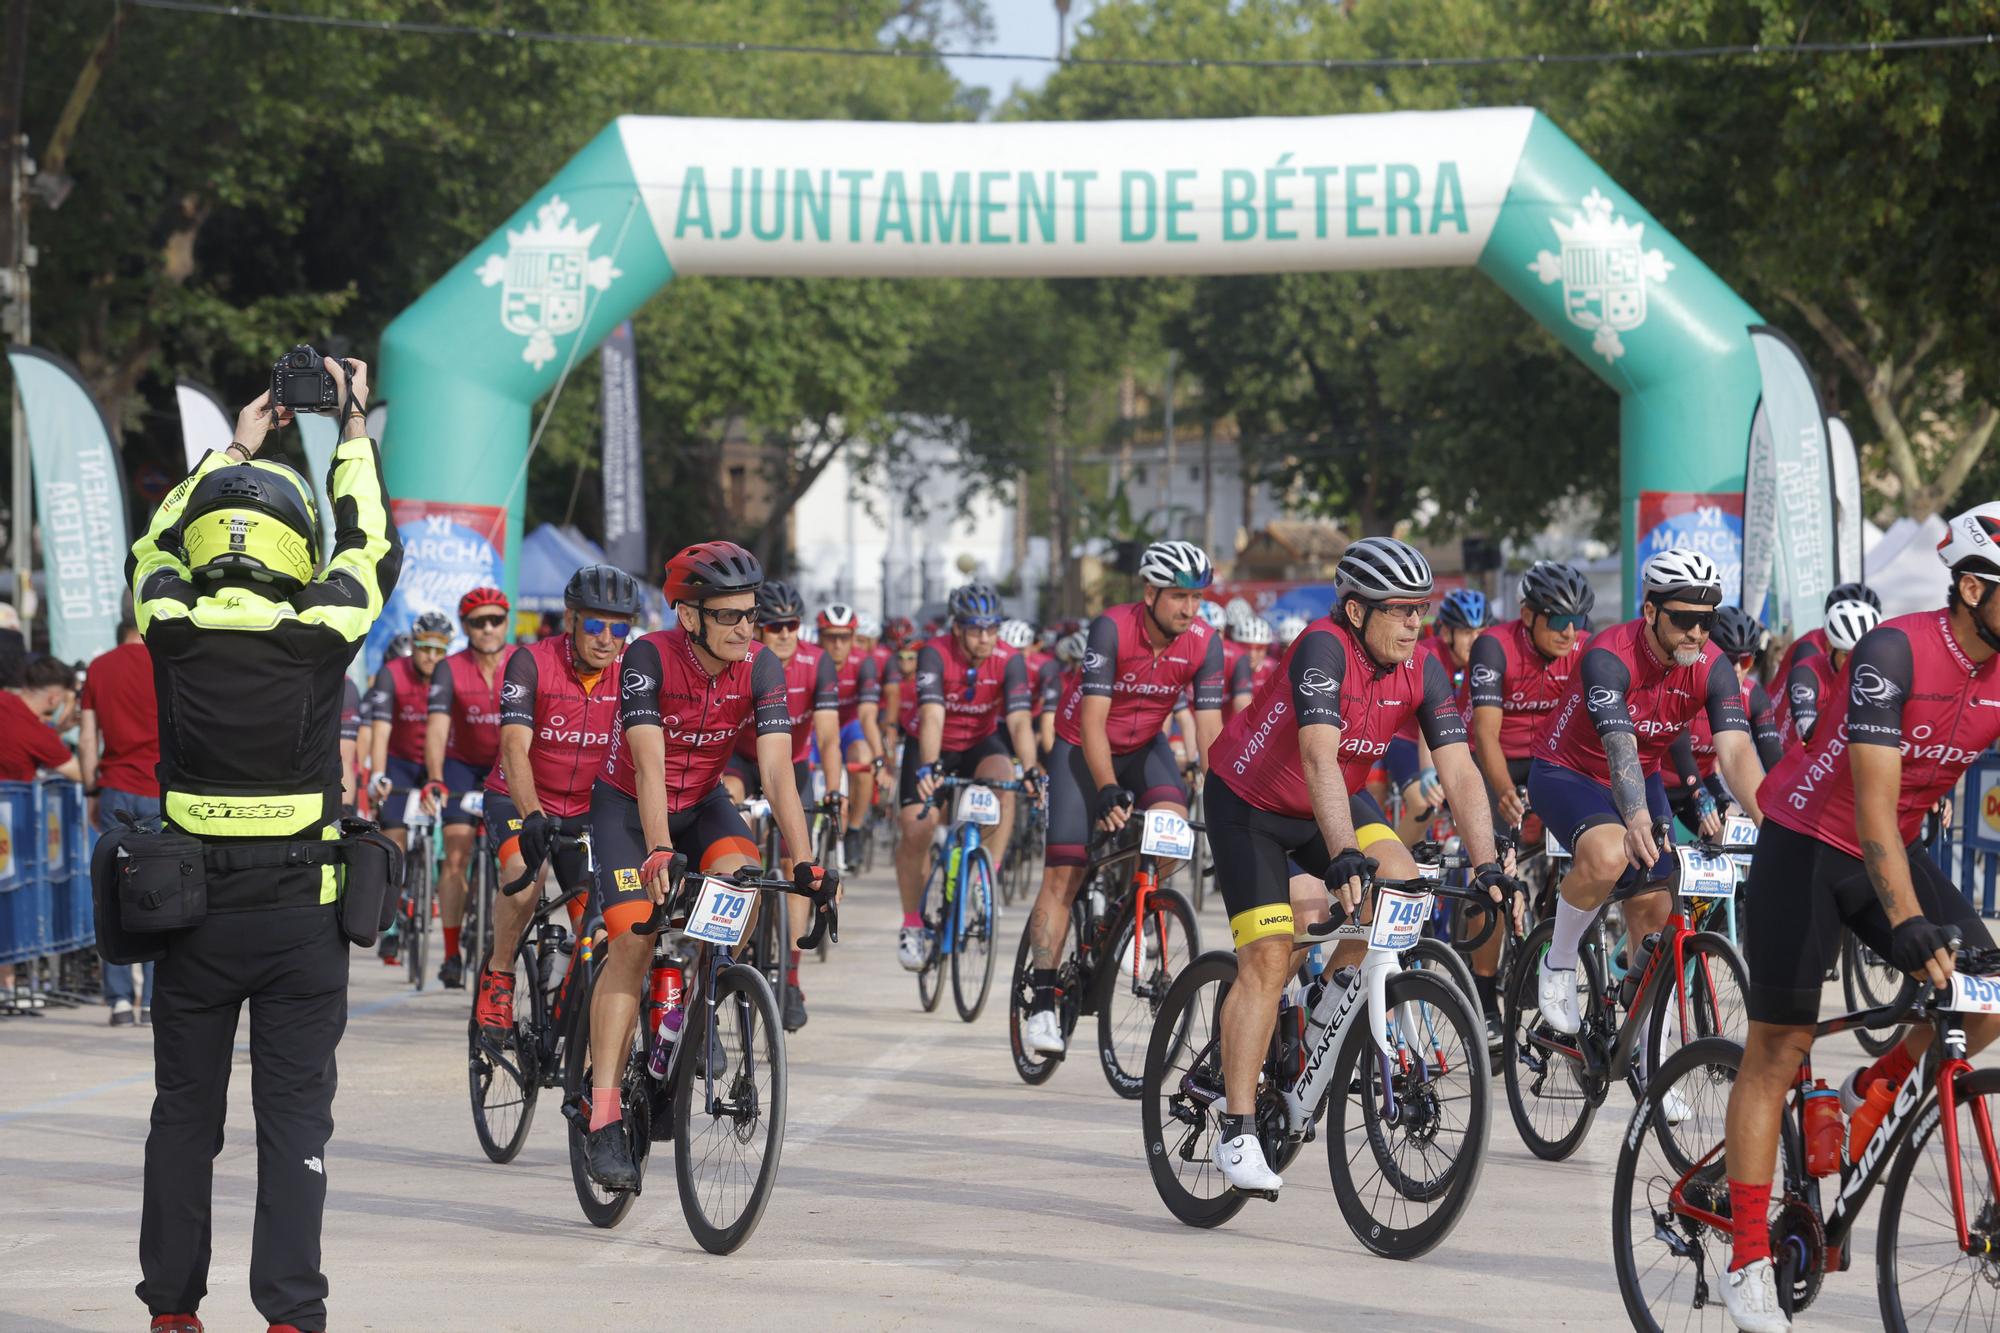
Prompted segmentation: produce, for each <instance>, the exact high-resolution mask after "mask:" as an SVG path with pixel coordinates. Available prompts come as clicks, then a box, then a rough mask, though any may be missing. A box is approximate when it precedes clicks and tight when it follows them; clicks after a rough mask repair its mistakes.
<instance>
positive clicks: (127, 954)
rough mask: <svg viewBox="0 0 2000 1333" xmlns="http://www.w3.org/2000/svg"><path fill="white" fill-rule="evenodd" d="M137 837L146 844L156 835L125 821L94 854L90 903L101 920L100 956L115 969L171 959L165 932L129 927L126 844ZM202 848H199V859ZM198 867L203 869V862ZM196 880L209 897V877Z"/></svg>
mask: <svg viewBox="0 0 2000 1333" xmlns="http://www.w3.org/2000/svg"><path fill="white" fill-rule="evenodd" d="M155 827H156V828H157V826H155ZM133 836H137V837H138V838H139V840H140V841H144V840H145V839H146V838H147V837H148V836H152V835H149V834H147V833H146V832H144V831H143V830H142V829H141V827H140V826H139V825H137V824H134V823H133V822H132V821H130V820H129V819H121V821H120V822H119V823H117V824H114V825H112V826H111V827H110V828H109V829H107V830H105V833H104V836H103V837H101V838H99V839H98V840H97V846H96V847H95V848H94V849H93V850H92V851H91V854H90V901H91V907H92V908H93V909H94V912H95V915H96V918H97V919H96V929H97V956H98V957H100V958H102V959H103V960H104V961H105V962H107V963H110V964H111V965H112V966H114V967H122V966H128V965H130V964H132V963H154V962H158V961H159V960H160V959H162V958H165V957H166V956H167V937H166V935H165V933H164V932H162V931H160V930H157V929H141V930H133V929H130V928H128V926H127V925H126V916H125V906H124V903H123V901H122V890H123V887H124V884H125V874H124V867H125V866H126V865H127V864H128V863H129V862H130V860H131V857H130V855H129V854H128V853H127V851H126V850H125V843H126V840H127V838H130V837H133ZM188 841H193V839H188ZM198 848H199V845H198V844H197V856H198ZM195 865H196V866H197V867H200V865H201V863H200V861H199V859H197V860H196V861H195ZM195 878H197V879H199V880H200V881H201V882H202V890H203V893H204V894H205V893H206V886H207V875H206V873H198V874H197V875H196V876H195Z"/></svg>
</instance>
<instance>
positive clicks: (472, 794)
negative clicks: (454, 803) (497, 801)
mask: <svg viewBox="0 0 2000 1333" xmlns="http://www.w3.org/2000/svg"><path fill="white" fill-rule="evenodd" d="M458 808H459V809H461V810H463V811H464V812H465V813H466V814H468V815H483V814H485V813H486V793H485V792H483V791H469V792H467V793H465V794H464V795H463V796H461V797H459V798H458Z"/></svg>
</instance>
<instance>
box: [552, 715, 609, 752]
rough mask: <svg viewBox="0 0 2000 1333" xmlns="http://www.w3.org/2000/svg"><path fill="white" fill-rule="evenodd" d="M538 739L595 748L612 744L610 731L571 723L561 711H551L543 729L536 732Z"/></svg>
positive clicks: (558, 743)
mask: <svg viewBox="0 0 2000 1333" xmlns="http://www.w3.org/2000/svg"><path fill="white" fill-rule="evenodd" d="M535 739H536V740H542V741H549V742H551V743H553V744H556V745H574V746H578V747H583V748H594V747H596V746H600V745H609V744H611V733H610V732H609V731H588V730H585V729H584V728H582V727H572V726H570V725H569V718H568V717H566V716H564V715H563V714H561V713H551V714H550V715H549V718H548V720H547V721H546V722H544V723H542V726H541V729H540V730H538V731H537V732H536V733H535Z"/></svg>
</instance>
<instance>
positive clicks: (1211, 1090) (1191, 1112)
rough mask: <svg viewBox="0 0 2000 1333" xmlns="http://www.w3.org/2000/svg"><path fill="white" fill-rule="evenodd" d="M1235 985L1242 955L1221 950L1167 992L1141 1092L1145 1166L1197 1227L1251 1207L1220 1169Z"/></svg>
mask: <svg viewBox="0 0 2000 1333" xmlns="http://www.w3.org/2000/svg"><path fill="white" fill-rule="evenodd" d="M1235 980H1236V955H1235V954H1233V953H1225V952H1222V951H1221V950H1217V951H1216V952H1213V953H1205V954H1203V955H1202V956H1201V957H1199V958H1197V959H1195V960H1194V961H1193V962H1192V963H1190V964H1188V965H1187V966H1186V967H1184V968H1182V969H1181V974H1180V976H1178V977H1176V978H1174V984H1173V985H1172V986H1169V987H1168V988H1167V997H1166V999H1165V1000H1164V1001H1163V1002H1162V1003H1161V1005H1160V1012H1159V1013H1158V1014H1157V1015H1156V1016H1155V1017H1154V1019H1153V1037H1152V1041H1151V1042H1150V1043H1149V1044H1148V1045H1147V1047H1146V1076H1145V1084H1144V1086H1143V1088H1142V1089H1141V1091H1140V1095H1139V1118H1140V1122H1141V1124H1142V1126H1143V1128H1144V1133H1145V1141H1146V1169H1147V1170H1148V1171H1149V1172H1151V1173H1152V1177H1153V1188H1155V1189H1157V1190H1158V1191H1159V1192H1160V1200H1161V1202H1163V1203H1165V1204H1166V1205H1167V1211H1168V1212H1170V1213H1172V1214H1173V1215H1174V1216H1175V1217H1177V1218H1179V1219H1180V1220H1181V1221H1183V1222H1185V1223H1187V1224H1188V1225H1189V1226H1191V1227H1217V1226H1221V1225H1222V1224H1223V1223H1224V1222H1227V1221H1228V1220H1229V1219H1230V1218H1232V1217H1234V1216H1236V1214H1237V1213H1238V1212H1239V1211H1241V1210H1242V1207H1243V1205H1244V1204H1245V1203H1248V1202H1249V1197H1248V1196H1247V1195H1243V1194H1238V1193H1237V1192H1236V1191H1235V1190H1233V1189H1231V1188H1230V1187H1229V1182H1228V1181H1227V1180H1225V1179H1223V1176H1222V1172H1221V1171H1220V1170H1219V1169H1218V1168H1217V1167H1216V1165H1215V1135H1216V1129H1217V1121H1218V1118H1219V1117H1220V1116H1221V1114H1222V1109H1223V1106H1224V1102H1223V1096H1222V1021H1221V1018H1222V1001H1223V998H1224V997H1225V996H1226V995H1228V993H1229V987H1230V985H1231V984H1232V983H1234V982H1235ZM1260 1119H1261V1117H1260ZM1270 1147H1271V1145H1270V1144H1268V1143H1267V1144H1266V1145H1265V1148H1266V1150H1267V1151H1268V1150H1269V1148H1270Z"/></svg>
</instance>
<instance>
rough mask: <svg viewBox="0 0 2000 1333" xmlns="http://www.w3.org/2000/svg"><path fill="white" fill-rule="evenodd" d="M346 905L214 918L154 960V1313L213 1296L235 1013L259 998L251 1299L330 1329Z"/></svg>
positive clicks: (144, 1287) (144, 1246) (253, 1008)
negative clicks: (216, 1200)
mask: <svg viewBox="0 0 2000 1333" xmlns="http://www.w3.org/2000/svg"><path fill="white" fill-rule="evenodd" d="M337 911H338V909H337V908H335V907H332V906H312V907H290V908H281V909H277V910H273V911H262V912H227V913H216V914H211V915H210V916H209V917H208V919H207V920H205V921H203V922H202V923H201V924H200V925H198V926H196V927H194V928H193V929H191V930H189V931H187V932H185V933H183V934H180V935H177V936H175V937H174V938H173V940H172V942H171V943H170V944H169V945H168V948H167V956H166V957H165V958H163V959H161V960H160V962H159V965H158V966H157V967H156V968H155V969H154V986H153V1081H154V1086H155V1090H156V1092H155V1096H154V1099H153V1122H152V1132H151V1133H150V1134H149V1135H147V1138H146V1202H145V1208H144V1212H143V1214H142V1217H141V1221H140V1224H139V1268H140V1271H141V1272H142V1273H143V1274H144V1279H143V1280H142V1281H141V1282H140V1283H139V1286H138V1289H137V1290H138V1294H139V1299H140V1300H142V1301H144V1302H145V1303H146V1308H147V1309H148V1310H150V1311H151V1312H152V1313H154V1314H181V1313H189V1312H193V1311H194V1310H196V1309H198V1308H199V1306H200V1305H201V1298H202V1297H203V1296H204V1295H206V1294H207V1292H208V1261H209V1249H210V1245H209V1241H210V1219H209V1213H210V1191H211V1187H212V1184H213V1181H214V1176H215V1169H214V1162H215V1157H216V1155H217V1154H219V1153H220V1152H221V1151H222V1121H223V1115H224V1112H225V1110H226V1109H227V1106H228V1093H229V1067H230V1062H231V1060H232V1058H233V1055H234V1047H235V1044H236V1023H237V1016H238V1014H239V1013H240V1012H241V1011H242V1009H243V1005H244V1003H245V1002H246V1001H247V1002H248V1003H249V1005H250V1094H251V1101H252V1105H253V1106H254V1108H255V1112H256V1121H257V1216H256V1223H255V1226H254V1229H253V1231H252V1234H251V1247H250V1299H251V1302H252V1303H253V1304H254V1305H255V1306H256V1307H257V1310H258V1312H259V1313H260V1314H262V1315H263V1316H264V1318H265V1319H266V1320H268V1321H269V1322H271V1323H274V1324H296V1325H297V1326H298V1327H299V1328H301V1329H324V1328H325V1327H326V1278H325V1277H324V1276H322V1275H321V1273H320V1271H319V1259H320V1255H319V1232H320V1215H321V1213H322V1212H323V1211H324V1210H325V1207H326V1145H327V1140H328V1139H329V1138H330V1137H331V1136H332V1134H333V1092H334V1083H335V1078H334V1064H333V1052H334V1047H336V1046H337V1045H339V1044H340V1034H341V1032H342V1031H343V1030H344V1029H345V1028H346V1026H347V942H346V940H345V939H344V938H343V937H342V936H341V934H340V928H339V922H338V918H337Z"/></svg>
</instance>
